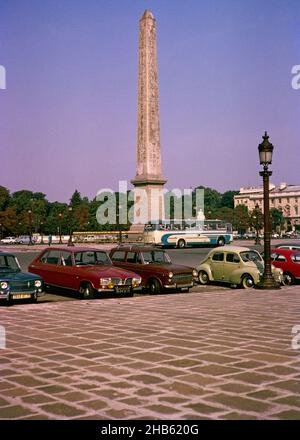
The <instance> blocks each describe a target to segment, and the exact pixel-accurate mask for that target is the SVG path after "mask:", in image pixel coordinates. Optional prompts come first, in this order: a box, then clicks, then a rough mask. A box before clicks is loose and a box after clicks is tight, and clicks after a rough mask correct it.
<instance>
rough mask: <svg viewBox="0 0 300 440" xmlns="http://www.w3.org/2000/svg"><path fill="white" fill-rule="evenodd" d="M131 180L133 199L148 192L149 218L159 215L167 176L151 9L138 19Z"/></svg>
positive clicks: (162, 208)
mask: <svg viewBox="0 0 300 440" xmlns="http://www.w3.org/2000/svg"><path fill="white" fill-rule="evenodd" d="M132 183H133V185H134V186H135V193H136V197H135V201H136V202H137V201H139V200H140V199H141V194H142V193H144V194H147V197H148V199H149V200H148V215H147V217H148V220H149V219H151V220H154V219H155V218H154V217H157V218H158V217H159V218H162V217H163V215H164V202H163V186H164V184H165V183H166V180H165V179H164V178H163V176H162V169H161V147H160V125H159V103H158V77H157V49H156V22H155V18H154V17H153V14H152V13H151V12H150V11H145V12H144V14H143V16H142V18H141V19H140V35H139V75H138V126H137V165H136V176H135V178H134V179H133V180H132Z"/></svg>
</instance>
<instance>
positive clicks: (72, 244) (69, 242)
mask: <svg viewBox="0 0 300 440" xmlns="http://www.w3.org/2000/svg"><path fill="white" fill-rule="evenodd" d="M68 211H69V225H70V236H69V241H68V246H74V243H73V228H72V211H73V208H72V206H69V208H68Z"/></svg>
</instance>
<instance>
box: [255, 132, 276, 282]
mask: <svg viewBox="0 0 300 440" xmlns="http://www.w3.org/2000/svg"><path fill="white" fill-rule="evenodd" d="M273 149H274V147H273V145H272V144H271V143H270V142H269V136H268V134H267V132H265V134H264V136H263V142H262V143H261V144H259V146H258V152H259V161H260V164H261V165H262V166H263V171H260V173H259V175H260V176H262V178H263V187H264V260H265V265H264V274H263V276H262V279H261V281H260V282H259V284H258V285H257V288H258V289H264V290H266V289H280V286H279V284H277V283H276V281H275V280H274V278H273V275H272V265H271V224H270V223H271V222H270V201H269V178H270V176H271V175H272V171H269V169H268V167H269V165H271V163H272V155H273Z"/></svg>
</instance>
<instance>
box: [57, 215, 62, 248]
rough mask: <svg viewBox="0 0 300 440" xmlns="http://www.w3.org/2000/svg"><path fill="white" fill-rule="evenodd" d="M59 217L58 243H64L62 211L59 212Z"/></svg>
mask: <svg viewBox="0 0 300 440" xmlns="http://www.w3.org/2000/svg"><path fill="white" fill-rule="evenodd" d="M58 217H59V242H58V244H62V239H61V221H62V213H61V212H60V213H59V214H58Z"/></svg>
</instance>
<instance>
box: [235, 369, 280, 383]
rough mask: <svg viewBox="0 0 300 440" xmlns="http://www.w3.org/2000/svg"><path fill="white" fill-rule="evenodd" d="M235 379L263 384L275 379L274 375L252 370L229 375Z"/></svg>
mask: <svg viewBox="0 0 300 440" xmlns="http://www.w3.org/2000/svg"><path fill="white" fill-rule="evenodd" d="M231 377H232V379H233V380H235V381H241V382H246V383H252V384H260V385H261V384H264V383H270V382H274V381H276V376H269V375H266V374H259V373H254V372H251V371H250V372H245V373H241V374H235V375H233V376H231Z"/></svg>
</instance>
